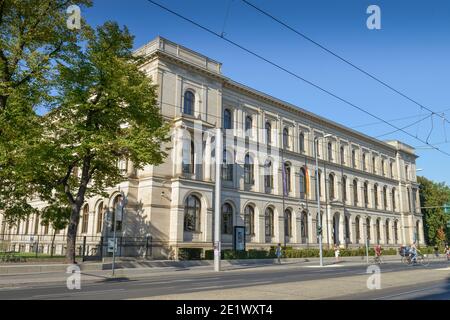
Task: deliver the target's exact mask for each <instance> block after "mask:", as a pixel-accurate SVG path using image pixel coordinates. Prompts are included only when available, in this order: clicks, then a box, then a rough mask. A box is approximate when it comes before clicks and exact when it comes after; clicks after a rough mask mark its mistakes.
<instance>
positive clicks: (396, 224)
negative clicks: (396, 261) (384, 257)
mask: <svg viewBox="0 0 450 320" xmlns="http://www.w3.org/2000/svg"><path fill="white" fill-rule="evenodd" d="M394 241H395V243H396V244H397V243H398V221H397V220H395V221H394Z"/></svg>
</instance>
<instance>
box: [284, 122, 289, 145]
mask: <svg viewBox="0 0 450 320" xmlns="http://www.w3.org/2000/svg"><path fill="white" fill-rule="evenodd" d="M283 148H285V149H289V129H288V128H287V127H285V128H284V129H283Z"/></svg>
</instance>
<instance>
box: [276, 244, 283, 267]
mask: <svg viewBox="0 0 450 320" xmlns="http://www.w3.org/2000/svg"><path fill="white" fill-rule="evenodd" d="M281 253H282V252H281V243H279V244H278V246H277V250H276V251H275V255H276V256H277V260H278V263H279V264H281Z"/></svg>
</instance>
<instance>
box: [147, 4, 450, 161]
mask: <svg viewBox="0 0 450 320" xmlns="http://www.w3.org/2000/svg"><path fill="white" fill-rule="evenodd" d="M147 1H148V2H150V3H152V4H153V5H155V6H157V7H160V8H161V9H163V10H165V11H167V12H169V13H171V14H173V15H175V16H177V17H179V18H180V19H182V20H185V21H187V22H189V23H191V24H193V25H195V26H197V27H198V28H200V29H202V30H204V31H206V32H208V33H210V34H212V35H214V36H216V37H218V38H219V39H222V40H224V41H226V42H228V43H230V44H232V45H233V46H235V47H237V48H239V49H241V50H243V51H245V52H247V53H249V54H250V55H253V56H255V57H257V58H258V59H260V60H262V61H264V62H266V63H268V64H270V65H272V66H274V67H276V68H277V69H280V70H282V71H284V72H286V73H288V74H290V75H291V76H293V77H295V78H297V79H299V80H301V81H303V82H305V83H307V84H309V85H310V86H312V87H314V88H316V89H318V90H320V91H322V92H324V93H326V94H328V95H329V96H332V97H334V98H335V99H337V100H339V101H341V102H344V103H345V104H347V105H349V106H351V107H353V108H355V109H357V110H359V111H361V112H363V113H365V114H368V115H369V116H371V117H373V118H375V119H377V120H379V121H382V122H383V123H385V124H387V125H389V126H391V127H393V128H394V129H397V130H399V131H402V132H403V133H405V134H407V135H408V136H410V137H412V138H414V139H416V140H418V141H420V142H421V143H425V144H427V145H429V146H430V147H432V148H433V149H435V150H437V151H439V152H441V153H442V154H445V155H447V156H449V157H450V153H448V152H446V151H444V150H441V149H439V148H437V147H435V146H433V145H431V144H430V143H428V142H426V141H423V140H422V139H420V138H418V137H416V136H415V135H413V134H411V133H409V132H407V131H405V130H403V129H401V128H399V127H397V126H395V125H393V124H391V123H389V122H388V121H386V120H384V119H383V118H381V117H379V116H377V115H375V114H373V113H371V112H369V111H367V110H365V109H364V108H362V107H360V106H358V105H356V104H354V103H352V102H350V101H348V100H346V99H344V98H341V97H340V96H338V95H337V94H335V93H333V92H331V91H329V90H327V89H324V88H322V87H321V86H319V85H317V84H315V83H313V82H311V81H309V80H307V79H305V78H303V77H302V76H300V75H298V74H296V73H295V72H293V71H290V70H289V69H286V68H285V67H283V66H281V65H279V64H277V63H275V62H273V61H271V60H269V59H267V58H265V57H263V56H261V55H260V54H258V53H256V52H254V51H252V50H250V49H247V48H246V47H244V46H242V45H240V44H238V43H237V42H234V41H233V40H230V39H228V38H226V37H225V36H222V35H220V34H218V33H217V32H215V31H213V30H211V29H209V28H207V27H205V26H203V25H201V24H199V23H198V22H195V21H194V20H192V19H190V18H187V17H185V16H183V15H182V14H180V13H178V12H175V11H173V10H172V9H169V8H167V7H165V6H163V5H162V4H160V3H158V2H156V1H153V0H147Z"/></svg>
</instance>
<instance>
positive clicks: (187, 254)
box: [178, 248, 203, 260]
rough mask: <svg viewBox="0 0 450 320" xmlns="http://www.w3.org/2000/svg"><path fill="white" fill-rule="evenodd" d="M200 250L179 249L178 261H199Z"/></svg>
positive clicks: (201, 250)
mask: <svg viewBox="0 0 450 320" xmlns="http://www.w3.org/2000/svg"><path fill="white" fill-rule="evenodd" d="M202 252H203V249H202V248H179V249H178V259H179V260H200V259H201V257H202Z"/></svg>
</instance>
